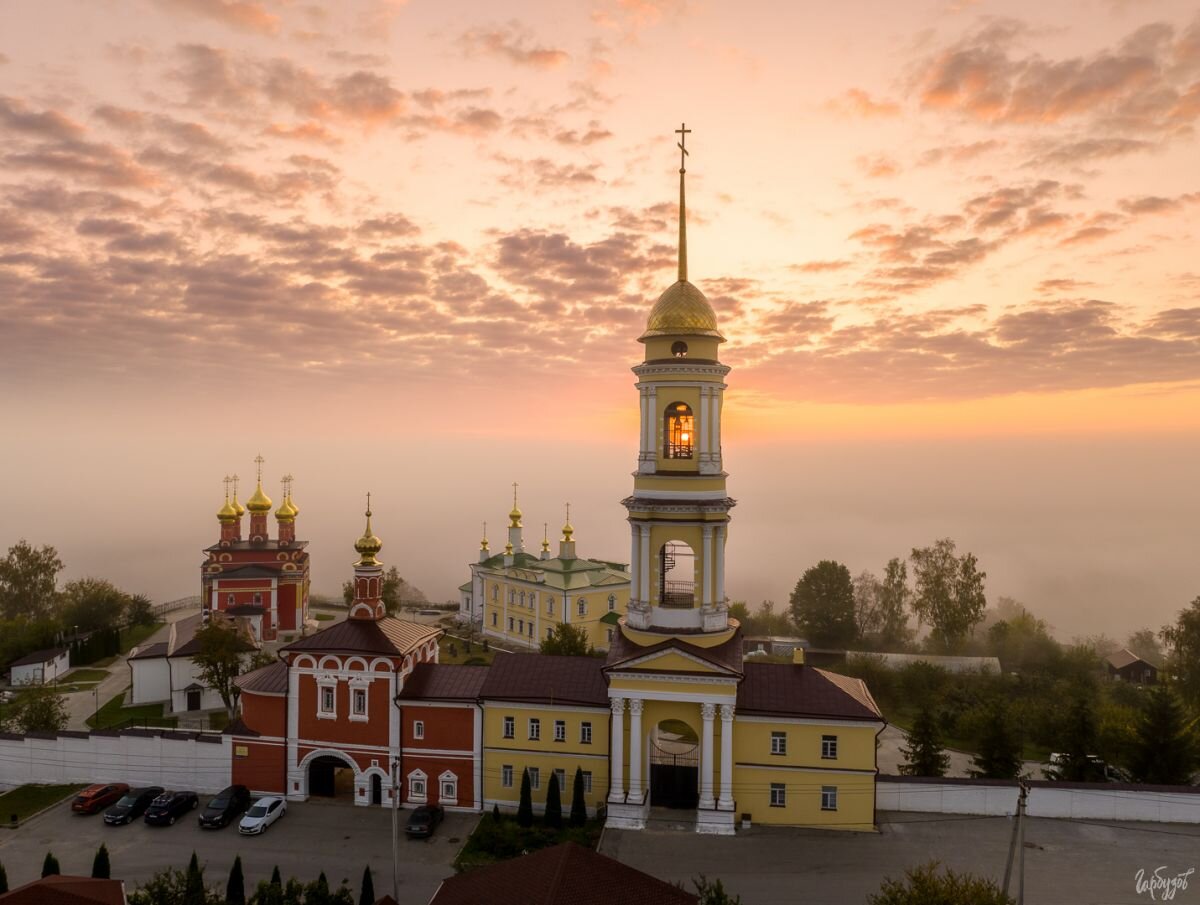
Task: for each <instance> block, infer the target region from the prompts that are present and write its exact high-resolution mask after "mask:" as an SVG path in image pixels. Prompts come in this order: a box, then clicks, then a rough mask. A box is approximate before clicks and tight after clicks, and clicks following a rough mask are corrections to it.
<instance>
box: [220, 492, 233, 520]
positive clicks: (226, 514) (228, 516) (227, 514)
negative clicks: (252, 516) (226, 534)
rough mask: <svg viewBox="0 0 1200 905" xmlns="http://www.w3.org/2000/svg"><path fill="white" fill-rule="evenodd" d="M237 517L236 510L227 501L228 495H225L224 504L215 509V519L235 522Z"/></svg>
mask: <svg viewBox="0 0 1200 905" xmlns="http://www.w3.org/2000/svg"><path fill="white" fill-rule="evenodd" d="M237 517H238V513H237V510H236V509H234V508H233V504H231V503H230V502H229V497H225V505H224V506H222V507H221V508H220V509H218V510H217V520H218V521H222V522H236V521H237Z"/></svg>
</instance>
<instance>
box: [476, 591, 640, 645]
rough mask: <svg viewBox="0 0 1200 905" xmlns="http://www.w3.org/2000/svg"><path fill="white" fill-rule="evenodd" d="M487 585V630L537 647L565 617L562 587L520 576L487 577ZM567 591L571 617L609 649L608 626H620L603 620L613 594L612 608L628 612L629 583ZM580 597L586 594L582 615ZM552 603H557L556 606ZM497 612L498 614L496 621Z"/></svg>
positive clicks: (492, 633) (619, 611)
mask: <svg viewBox="0 0 1200 905" xmlns="http://www.w3.org/2000/svg"><path fill="white" fill-rule="evenodd" d="M483 585H484V591H483V596H484V608H483V630H484V633H485V634H488V635H491V636H493V637H500V638H503V639H504V640H506V641H509V642H511V643H513V644H523V645H525V646H526V647H530V648H534V649H536V648H537V647H538V645H539V644H541V642H542V639H543V638H545V637H546V632H547V630H548V629H551V628H553V627H554V626H555V625H557V624H558V623H560V622H562V621H563V613H562V609H563V596H562V591H555V590H553V589H549V588H544V587H543V586H540V585H533V584H532V583H529V582H522V581H517V580H499V581H498V580H494V579H490V578H488V579H484V582H483ZM510 591H515V592H516V600H515V602H511V603H509V602H507V601H508V598H509V593H510ZM493 592H494V594H493ZM522 592H523V593H524V594H525V604H524V605H522V603H521V594H522ZM567 593H568V598H569V599H568V606H569V607H570V609H571V614H570V618H569V619H568V620H567V621H568V622H569V623H570V624H571V625H573V626H575V627H577V628H582V629H583V630H584V631H585V632H586V633H587V636H588V640H589V642H590V643H591V644H592V646H593V647H595V648H596V649H597V650H607V649H608V646H609V640H608V630H609V629H613V630H614V631H615V629H616V626H612V625H608V624H607V623H603V622H601V621H600V620H601V618H602V617H604V616H605V615H607V614H608V612H609V609H608V598H609V595H610V594H611V595H612V596H613V597H614V598H615V600H614V602H613V610H612V611H613V612H615V613H617V614H618V615H622V616H623V615H625V613H626V611H627V610H628V608H629V585H628V584H618V585H608V586H599V587H594V588H580V589H578V590H572V591H568V592H567ZM580 598H583V599H584V601H585V602H586V604H587V614H586V615H585V616H580V615H579V608H578V604H579V599H580ZM531 600H532V601H534V603H533V605H531V603H530V601H531ZM551 604H553V606H552V607H551ZM493 615H494V616H495V623H494V624H493V618H492V617H493ZM510 617H511V618H512V620H513V627H512V629H511V630H510V629H509V628H508V620H509V618H510ZM531 625H532V626H533V634H532V635H530V633H529V631H530V626H531Z"/></svg>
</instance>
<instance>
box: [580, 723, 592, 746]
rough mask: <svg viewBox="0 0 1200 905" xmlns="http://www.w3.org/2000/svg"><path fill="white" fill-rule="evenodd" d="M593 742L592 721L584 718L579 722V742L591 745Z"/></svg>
mask: <svg viewBox="0 0 1200 905" xmlns="http://www.w3.org/2000/svg"><path fill="white" fill-rule="evenodd" d="M591 743H592V723H591V720H584V721H583V722H582V723H580V724H579V744H581V745H590V744H591Z"/></svg>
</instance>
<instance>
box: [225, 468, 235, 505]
mask: <svg viewBox="0 0 1200 905" xmlns="http://www.w3.org/2000/svg"><path fill="white" fill-rule="evenodd" d="M226 480H228V481H233V498H234V499H235V500H236V499H237V493H238V476H237V475H236V474H235V475H234V476H233V477H231V478H226Z"/></svg>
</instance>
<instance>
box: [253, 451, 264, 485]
mask: <svg viewBox="0 0 1200 905" xmlns="http://www.w3.org/2000/svg"><path fill="white" fill-rule="evenodd" d="M265 461H267V460H266V459H264V458H263V457H262V453H259V454H258V455H257V456H255V457H254V464H255V465H257V466H258V483H260V484H261V483H262V467H263V462H265Z"/></svg>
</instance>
